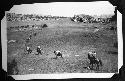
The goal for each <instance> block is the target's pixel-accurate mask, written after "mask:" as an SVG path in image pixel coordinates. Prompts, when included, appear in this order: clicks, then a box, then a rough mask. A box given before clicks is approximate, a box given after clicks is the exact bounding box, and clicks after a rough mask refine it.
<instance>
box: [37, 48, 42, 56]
mask: <svg viewBox="0 0 125 81" xmlns="http://www.w3.org/2000/svg"><path fill="white" fill-rule="evenodd" d="M36 51H37V55H39V54H41V55H42V53H41V48H40V46H37V49H36Z"/></svg>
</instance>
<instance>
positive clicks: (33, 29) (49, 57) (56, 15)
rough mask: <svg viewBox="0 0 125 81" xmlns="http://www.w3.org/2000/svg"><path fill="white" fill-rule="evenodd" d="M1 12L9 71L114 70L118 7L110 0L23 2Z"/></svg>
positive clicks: (15, 73) (31, 72)
mask: <svg viewBox="0 0 125 81" xmlns="http://www.w3.org/2000/svg"><path fill="white" fill-rule="evenodd" d="M104 3H105V4H104ZM5 15H6V24H7V28H6V32H7V34H6V36H7V37H6V38H7V39H6V41H5V42H6V43H7V74H8V75H28V74H66V73H118V54H119V53H118V27H117V7H116V6H113V5H112V4H110V3H109V2H52V3H34V4H22V5H14V6H13V8H12V9H10V11H6V13H5Z"/></svg>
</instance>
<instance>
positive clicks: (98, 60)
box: [88, 54, 102, 70]
mask: <svg viewBox="0 0 125 81" xmlns="http://www.w3.org/2000/svg"><path fill="white" fill-rule="evenodd" d="M88 59H89V60H90V63H89V64H90V65H89V67H90V66H92V68H91V67H90V68H91V69H93V65H94V64H95V65H96V66H95V67H96V70H99V65H100V66H102V61H101V60H100V59H98V58H96V57H95V56H93V55H92V54H91V55H90V54H88Z"/></svg>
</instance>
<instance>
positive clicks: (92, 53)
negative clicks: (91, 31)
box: [89, 51, 96, 60]
mask: <svg viewBox="0 0 125 81" xmlns="http://www.w3.org/2000/svg"><path fill="white" fill-rule="evenodd" d="M89 54H90V55H91V56H92V57H93V60H95V59H96V52H95V51H93V52H89Z"/></svg>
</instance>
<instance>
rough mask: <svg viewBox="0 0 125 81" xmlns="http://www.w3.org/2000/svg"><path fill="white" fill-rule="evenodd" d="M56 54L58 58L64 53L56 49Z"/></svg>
mask: <svg viewBox="0 0 125 81" xmlns="http://www.w3.org/2000/svg"><path fill="white" fill-rule="evenodd" d="M54 54H55V55H56V59H57V57H58V56H61V58H63V57H62V53H61V52H60V51H54Z"/></svg>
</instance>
